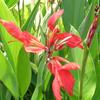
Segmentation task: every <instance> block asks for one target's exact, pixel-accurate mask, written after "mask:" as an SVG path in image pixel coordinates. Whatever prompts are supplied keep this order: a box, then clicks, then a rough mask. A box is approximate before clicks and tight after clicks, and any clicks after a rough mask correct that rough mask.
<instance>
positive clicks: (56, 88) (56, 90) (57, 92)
mask: <svg viewBox="0 0 100 100" xmlns="http://www.w3.org/2000/svg"><path fill="white" fill-rule="evenodd" d="M52 90H53V93H54V96H55V98H56V100H61V95H60V85H59V82H58V78H57V76H56V77H55V78H54V80H53V83H52Z"/></svg>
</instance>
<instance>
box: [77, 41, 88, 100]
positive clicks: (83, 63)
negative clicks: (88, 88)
mask: <svg viewBox="0 0 100 100" xmlns="http://www.w3.org/2000/svg"><path fill="white" fill-rule="evenodd" d="M88 54H89V49H88V47H87V45H86V42H85V43H84V53H83V61H82V69H81V73H80V97H79V100H82V99H83V82H84V75H85V69H86V63H87V59H88Z"/></svg>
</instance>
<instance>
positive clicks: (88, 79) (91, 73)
mask: <svg viewBox="0 0 100 100" xmlns="http://www.w3.org/2000/svg"><path fill="white" fill-rule="evenodd" d="M71 32H74V33H76V34H78V32H77V31H76V30H75V28H74V27H72V28H71ZM71 51H72V56H73V59H74V61H75V62H77V63H78V64H80V66H81V64H82V59H83V50H81V49H80V48H75V49H72V50H71ZM80 69H81V68H80ZM75 77H76V79H77V81H76V83H77V84H76V85H75V87H74V93H75V96H76V98H77V99H78V97H79V83H80V78H79V77H80V74H79V73H77V74H76V76H75ZM95 88H96V72H95V65H94V62H93V58H92V57H91V54H90V53H89V55H88V59H87V63H86V70H85V75H84V82H83V99H82V100H91V99H92V97H93V95H94V92H95ZM87 91H88V92H87ZM71 98H73V97H71ZM77 99H75V100H77ZM72 100H74V99H72Z"/></svg>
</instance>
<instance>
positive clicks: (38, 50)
mask: <svg viewBox="0 0 100 100" xmlns="http://www.w3.org/2000/svg"><path fill="white" fill-rule="evenodd" d="M24 48H25V50H26V52H32V53H41V52H43V51H44V49H42V48H39V47H32V46H24Z"/></svg>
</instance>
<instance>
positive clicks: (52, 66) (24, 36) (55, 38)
mask: <svg viewBox="0 0 100 100" xmlns="http://www.w3.org/2000/svg"><path fill="white" fill-rule="evenodd" d="M63 12H64V10H59V11H57V12H55V13H54V14H53V15H52V16H51V17H50V18H49V20H48V27H49V29H50V31H51V32H52V34H50V31H49V32H48V34H47V41H46V42H47V45H46V46H44V45H43V44H42V43H41V42H39V40H38V39H37V38H35V37H34V36H33V35H31V34H30V33H28V32H22V31H21V30H20V29H19V28H18V27H17V26H16V25H15V24H14V23H12V22H8V21H4V20H2V19H0V23H1V24H2V25H3V26H4V27H5V28H6V30H7V31H8V33H10V34H11V35H12V36H13V37H15V38H16V39H18V40H19V41H20V42H22V43H23V45H24V48H25V50H26V51H27V52H32V53H39V52H41V51H46V52H47V54H48V56H47V57H48V58H47V59H50V60H49V61H48V63H47V64H48V68H49V70H50V72H51V73H52V74H53V75H54V81H53V84H52V89H53V93H54V95H55V97H56V100H61V95H60V88H63V89H64V90H65V91H67V92H68V94H69V95H72V94H73V87H74V84H75V80H74V77H73V76H72V74H71V73H70V70H77V69H79V65H78V64H75V63H70V62H69V61H67V60H66V59H64V58H61V57H52V54H53V52H54V51H56V50H60V49H62V48H63V47H64V44H67V46H69V47H71V48H74V47H80V48H83V46H82V45H81V42H82V40H81V38H80V37H78V36H76V35H74V34H72V33H66V32H64V33H61V32H60V30H59V29H58V28H56V27H55V23H56V21H57V19H58V18H59V17H60V16H61V15H62V14H63ZM60 62H67V63H68V64H66V65H64V66H62V65H61V63H60Z"/></svg>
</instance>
